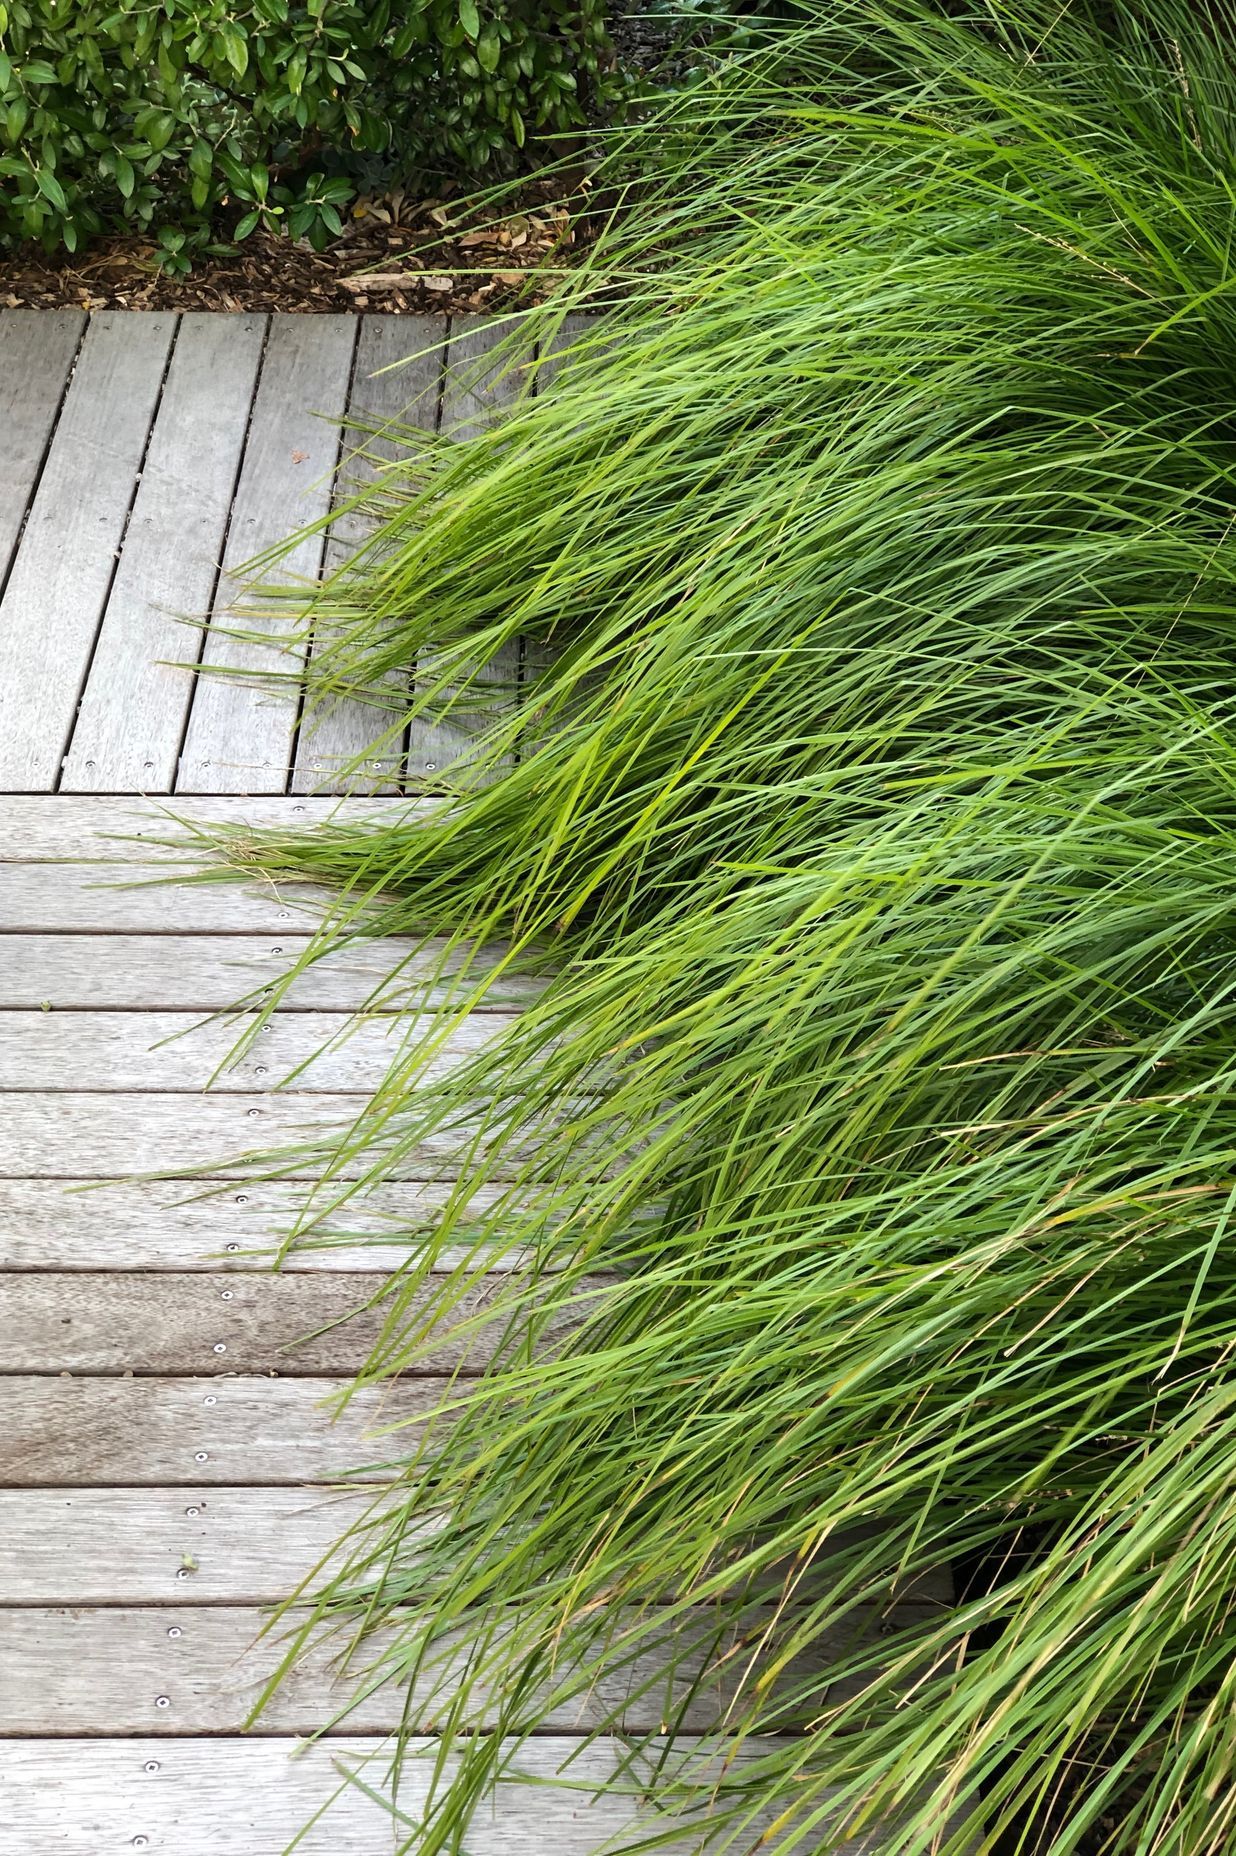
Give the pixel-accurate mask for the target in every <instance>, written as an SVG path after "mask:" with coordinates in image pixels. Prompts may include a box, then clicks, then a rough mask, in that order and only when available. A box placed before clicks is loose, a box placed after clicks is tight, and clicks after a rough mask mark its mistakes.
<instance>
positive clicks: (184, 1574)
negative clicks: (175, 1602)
mask: <svg viewBox="0 0 1236 1856" xmlns="http://www.w3.org/2000/svg"><path fill="white" fill-rule="evenodd" d="M176 1577H177V1578H178V1579H187V1578H188V1577H189V1568H188V1567H187V1566H178V1567H177V1568H176Z"/></svg>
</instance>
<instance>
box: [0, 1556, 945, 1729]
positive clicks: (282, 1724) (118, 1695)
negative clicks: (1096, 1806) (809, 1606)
mask: <svg viewBox="0 0 1236 1856" xmlns="http://www.w3.org/2000/svg"><path fill="white" fill-rule="evenodd" d="M188 1583H189V1584H190V1585H191V1581H190V1582H188ZM186 1596H187V1597H189V1594H188V1592H186ZM912 1609H913V1608H910V1607H906V1608H904V1610H903V1612H902V1613H900V1614H898V1615H900V1616H901V1618H902V1621H903V1622H908V1621H909V1617H910V1613H911V1611H912ZM914 1616H915V1618H916V1619H917V1617H918V1616H919V1613H917V1612H916V1611H915V1612H914ZM765 1621H766V1614H765V1616H764V1617H761V1620H760V1622H761V1623H763V1622H765ZM264 1622H265V1614H264V1613H263V1612H262V1611H260V1610H257V1609H255V1608H253V1607H251V1606H240V1605H235V1606H233V1605H227V1606H223V1607H219V1606H210V1607H202V1606H199V1605H194V1604H193V1603H192V1602H191V1598H190V1602H184V1601H182V1602H181V1603H180V1604H177V1605H169V1606H162V1605H152V1606H148V1607H141V1608H122V1607H107V1608H95V1607H83V1608H80V1609H79V1608H74V1609H71V1610H67V1609H63V1608H58V1607H56V1608H53V1607H42V1606H39V1607H34V1606H31V1607H23V1608H21V1609H14V1610H11V1611H7V1612H5V1611H0V1732H3V1733H5V1734H10V1733H15V1732H17V1731H20V1730H24V1731H25V1732H27V1733H38V1734H79V1733H141V1734H157V1733H168V1734H182V1733H209V1734H217V1733H236V1732H239V1731H240V1730H241V1729H243V1727H244V1726H245V1724H246V1722H247V1721H248V1720H249V1718H250V1717H251V1715H252V1713H253V1710H254V1708H255V1707H256V1706H257V1704H258V1702H259V1700H260V1698H261V1695H262V1690H263V1688H264V1686H265V1685H266V1683H267V1682H269V1680H270V1679H271V1677H272V1676H273V1675H274V1674H275V1672H276V1671H277V1669H278V1667H279V1664H280V1662H281V1660H282V1657H283V1655H284V1654H285V1653H286V1639H285V1640H284V1643H283V1644H281V1642H280V1636H279V1635H278V1634H275V1633H271V1634H270V1635H268V1636H266V1637H262V1636H261V1631H262V1626H263V1623H264ZM391 1625H392V1627H391V1628H390V1629H387V1630H384V1632H383V1634H382V1638H381V1639H379V1640H378V1645H375V1644H373V1643H371V1644H370V1645H368V1646H367V1647H366V1648H363V1649H362V1650H361V1651H360V1652H359V1658H358V1668H359V1670H361V1671H363V1670H364V1669H365V1667H366V1665H367V1663H371V1662H372V1661H373V1659H374V1656H375V1654H376V1650H377V1648H378V1647H379V1646H380V1645H381V1644H383V1643H385V1644H388V1645H389V1644H391V1643H392V1641H393V1640H394V1639H395V1638H396V1636H397V1627H395V1625H394V1620H392V1621H391ZM873 1626H874V1618H873V1617H869V1618H868V1620H867V1628H868V1630H871V1629H872V1628H873ZM282 1628H283V1627H280V1630H281V1631H282ZM708 1628H709V1627H708V1625H707V1622H706V1620H705V1618H704V1617H703V1615H702V1614H700V1615H699V1616H697V1617H696V1618H695V1619H694V1620H692V1621H690V1622H688V1620H686V1619H683V1620H681V1621H680V1623H679V1631H680V1641H681V1643H682V1651H681V1660H680V1661H678V1662H677V1663H676V1664H674V1663H672V1662H671V1661H670V1658H669V1656H668V1655H667V1651H666V1650H665V1649H663V1648H660V1647H658V1646H656V1645H653V1646H651V1647H650V1648H648V1649H647V1650H645V1651H643V1652H642V1653H641V1654H639V1655H638V1656H636V1657H634V1658H632V1660H631V1661H630V1663H629V1664H628V1666H626V1667H619V1668H609V1669H605V1670H601V1671H599V1672H597V1671H595V1670H594V1672H593V1673H592V1678H591V1682H590V1685H589V1687H588V1689H587V1690H586V1691H585V1692H583V1693H579V1694H574V1695H570V1696H567V1697H563V1698H562V1699H561V1700H560V1701H558V1702H557V1703H556V1704H555V1705H553V1706H551V1707H549V1708H547V1710H546V1713H545V1715H544V1717H543V1720H542V1721H541V1722H540V1723H539V1724H540V1725H542V1726H543V1727H545V1728H547V1729H550V1730H557V1731H558V1732H560V1733H562V1732H565V1733H574V1732H580V1731H586V1730H587V1729H589V1728H595V1727H597V1726H599V1725H600V1724H601V1722H602V1720H603V1719H604V1718H605V1717H607V1716H610V1715H612V1714H613V1713H614V1712H615V1711H618V1710H620V1711H621V1713H620V1720H621V1725H622V1726H623V1727H624V1728H625V1729H627V1730H628V1731H631V1732H644V1733H649V1732H655V1731H656V1729H657V1728H658V1726H659V1725H660V1724H661V1722H662V1721H664V1720H665V1719H666V1718H667V1716H668V1715H669V1714H670V1713H671V1711H675V1712H676V1711H677V1709H679V1708H681V1707H682V1706H683V1704H684V1703H685V1704H686V1707H685V1712H684V1714H683V1719H682V1725H683V1727H684V1728H686V1729H687V1730H688V1731H691V1732H695V1733H707V1732H709V1731H711V1730H713V1729H715V1728H716V1727H717V1726H718V1725H719V1724H720V1721H721V1719H722V1718H723V1716H724V1712H725V1709H726V1707H727V1705H728V1704H729V1703H731V1702H732V1701H733V1699H734V1698H735V1694H736V1691H737V1688H738V1678H739V1677H740V1675H741V1672H742V1669H743V1667H744V1666H745V1665H746V1664H747V1663H748V1662H749V1660H750V1657H751V1655H752V1653H753V1643H754V1634H753V1635H752V1638H751V1640H750V1641H749V1642H746V1643H744V1640H743V1637H742V1635H741V1633H740V1632H739V1631H738V1630H733V1631H732V1632H731V1634H730V1642H729V1646H728V1647H729V1649H730V1660H729V1662H728V1663H727V1664H726V1665H725V1666H724V1667H722V1668H713V1669H712V1671H711V1673H709V1674H708V1675H707V1676H705V1675H704V1671H705V1669H706V1668H707V1667H708V1665H709V1663H710V1661H712V1659H711V1658H710V1656H709V1654H708V1651H707V1649H706V1647H705V1646H704V1645H702V1644H701V1643H700V1633H701V1631H704V1630H707V1629H708ZM857 1636H858V1627H857V1623H856V1622H851V1623H848V1624H847V1623H844V1622H843V1623H839V1624H838V1625H837V1626H836V1627H835V1628H834V1629H832V1630H831V1631H826V1632H825V1633H824V1634H823V1636H822V1637H821V1638H819V1639H817V1642H816V1643H815V1644H814V1645H813V1647H812V1652H811V1654H810V1656H809V1657H803V1658H801V1659H799V1660H798V1661H797V1662H796V1665H795V1673H796V1675H797V1676H798V1678H799V1679H800V1680H801V1679H804V1678H807V1677H808V1676H814V1678H815V1683H816V1688H815V1693H816V1694H817V1695H818V1698H819V1700H820V1702H821V1703H822V1702H823V1700H824V1696H825V1694H826V1693H827V1690H828V1671H829V1668H830V1666H832V1665H833V1664H835V1662H836V1660H837V1658H838V1657H839V1656H840V1655H841V1654H842V1653H843V1652H844V1651H845V1650H846V1649H847V1648H849V1647H851V1646H852V1645H853V1644H854V1642H855V1641H856V1639H857ZM347 1648H348V1636H347V1632H346V1629H345V1630H344V1631H343V1632H330V1631H317V1632H315V1634H314V1637H313V1640H312V1641H311V1642H310V1643H309V1644H307V1645H306V1647H305V1648H304V1650H303V1651H302V1653H301V1656H300V1658H299V1659H298V1662H297V1664H296V1666H295V1667H293V1668H292V1669H290V1670H289V1671H288V1673H287V1675H286V1676H285V1678H284V1680H283V1682H282V1683H281V1684H280V1686H279V1687H278V1688H277V1689H276V1690H275V1692H274V1694H273V1695H272V1696H271V1698H270V1700H269V1701H268V1702H267V1704H266V1706H265V1707H264V1708H263V1709H262V1712H261V1714H260V1716H259V1717H258V1724H259V1725H260V1726H261V1727H262V1728H263V1729H265V1730H266V1731H268V1732H272V1733H289V1732H291V1733H311V1732H312V1731H313V1730H314V1729H315V1728H320V1727H321V1726H323V1725H325V1724H326V1723H328V1722H329V1721H330V1720H331V1717H332V1715H333V1714H335V1713H336V1712H338V1711H339V1710H341V1709H342V1708H344V1707H345V1706H346V1705H347V1703H348V1702H349V1701H350V1700H351V1699H352V1698H353V1697H354V1696H355V1695H356V1693H357V1690H358V1687H359V1686H360V1684H359V1682H358V1681H357V1678H356V1676H355V1675H353V1676H351V1677H349V1676H348V1675H347V1674H346V1673H345V1674H344V1675H343V1678H342V1680H340V1679H339V1669H338V1663H339V1658H340V1657H341V1656H342V1655H343V1654H345V1653H346V1650H347ZM463 1667H464V1659H463V1657H461V1656H459V1655H458V1654H452V1653H450V1652H448V1653H447V1655H446V1656H445V1657H444V1658H443V1660H442V1662H441V1663H440V1664H439V1666H438V1668H437V1669H435V1670H433V1671H430V1672H427V1673H426V1672H422V1673H421V1674H420V1675H418V1677H417V1678H416V1680H415V1681H414V1682H413V1684H412V1685H411V1687H410V1688H409V1687H406V1686H405V1685H404V1684H402V1683H398V1682H392V1681H390V1680H389V1679H388V1680H387V1681H386V1682H385V1683H383V1684H382V1686H380V1687H378V1688H376V1689H374V1690H373V1692H371V1693H369V1694H365V1695H363V1696H362V1697H361V1698H360V1699H359V1700H358V1702H357V1705H356V1706H355V1707H354V1708H352V1709H350V1710H349V1712H348V1715H347V1720H348V1723H349V1725H351V1726H352V1727H354V1728H355V1729H356V1730H357V1731H359V1732H364V1731H382V1730H384V1729H394V1728H396V1727H398V1726H399V1725H400V1723H401V1720H404V1719H405V1715H406V1724H407V1725H408V1727H410V1728H411V1729H412V1731H414V1732H416V1731H420V1732H422V1733H425V1732H430V1731H432V1730H433V1728H434V1726H435V1725H436V1716H437V1715H438V1713H439V1712H440V1711H441V1708H442V1706H443V1703H444V1699H445V1697H446V1696H447V1695H449V1693H450V1692H451V1690H452V1689H453V1688H454V1687H455V1686H456V1681H457V1678H458V1676H459V1675H461V1674H462V1673H463ZM87 1670H88V1671H89V1679H88V1680H83V1671H87ZM696 1685H698V1686H696ZM547 1686H551V1687H552V1686H554V1685H553V1684H549V1685H547ZM693 1687H694V1690H695V1692H694V1693H692V1692H691V1691H692V1689H693ZM487 1688H488V1684H483V1683H482V1684H479V1685H478V1690H477V1699H478V1700H480V1699H481V1698H482V1697H483V1696H484V1694H485V1690H486V1689H487ZM486 1700H487V1698H486ZM490 1718H491V1719H492V1718H493V1717H492V1715H491V1716H490Z"/></svg>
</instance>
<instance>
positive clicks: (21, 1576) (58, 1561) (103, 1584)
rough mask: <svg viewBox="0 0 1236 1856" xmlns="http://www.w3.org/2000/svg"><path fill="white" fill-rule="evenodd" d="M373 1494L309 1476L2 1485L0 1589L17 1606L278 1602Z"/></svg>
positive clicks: (369, 1505) (361, 1513) (360, 1515)
mask: <svg viewBox="0 0 1236 1856" xmlns="http://www.w3.org/2000/svg"><path fill="white" fill-rule="evenodd" d="M375 1499H376V1497H375V1491H374V1490H372V1489H356V1490H349V1491H346V1492H342V1493H341V1492H340V1491H338V1490H331V1489H320V1488H318V1489H315V1488H308V1487H306V1488H300V1489H278V1488H275V1489H213V1488H189V1489H73V1488H61V1489H0V1593H3V1594H4V1602H5V1603H6V1604H8V1605H122V1604H130V1605H147V1604H168V1605H214V1604H221V1603H228V1604H250V1605H254V1604H274V1603H277V1602H278V1601H279V1600H281V1599H284V1598H286V1597H287V1596H288V1594H289V1593H290V1592H292V1591H293V1590H295V1588H296V1587H297V1585H298V1584H299V1583H300V1581H301V1580H302V1579H307V1578H310V1576H311V1575H313V1574H314V1573H315V1571H316V1569H317V1568H318V1567H319V1566H320V1565H321V1563H322V1562H323V1560H325V1559H327V1557H328V1556H329V1555H330V1554H331V1552H332V1549H333V1548H334V1546H335V1544H336V1542H337V1541H338V1540H339V1538H340V1536H341V1535H342V1534H343V1533H344V1531H345V1530H346V1529H347V1528H349V1527H351V1526H353V1525H354V1524H355V1523H356V1522H358V1521H362V1520H363V1519H364V1517H365V1516H366V1515H367V1514H369V1513H370V1512H371V1511H372V1510H373V1508H374V1504H375ZM189 1562H191V1564H190V1563H189Z"/></svg>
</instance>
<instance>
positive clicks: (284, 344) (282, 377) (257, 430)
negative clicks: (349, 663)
mask: <svg viewBox="0 0 1236 1856" xmlns="http://www.w3.org/2000/svg"><path fill="white" fill-rule="evenodd" d="M355 340H356V319H355V317H352V316H294V315H278V316H274V317H272V318H271V325H270V333H269V335H268V337H267V343H266V354H265V358H264V360H263V363H262V377H261V380H260V381H259V383H258V390H257V396H256V398H255V400H254V404H253V420H252V423H251V425H250V427H249V437H248V441H247V443H246V445H245V458H244V463H243V465H242V466H241V472H240V481H239V483H238V485H237V489H236V501H235V504H234V506H233V510H232V521H231V527H230V529H229V532H228V540H227V549H226V552H225V555H224V567H225V569H226V572H225V575H224V578H223V580H222V581H221V582H220V587H219V596H218V600H217V605H216V611H217V613H218V615H219V616H218V617H217V618H216V622H215V623H214V624H212V625H211V627H210V630H209V631H208V632H207V634H206V641H205V647H204V650H203V654H202V663H203V665H204V666H205V667H206V669H207V670H208V671H209V672H211V673H213V674H204V675H202V676H199V678H198V680H197V684H196V687H195V689H194V695H193V705H192V708H191V710H190V712H189V728H188V733H187V735H186V737H185V745H184V752H183V753H182V755H181V759H180V769H179V772H178V774H177V778H176V790H177V792H181V793H281V792H283V791H284V789H285V787H286V785H287V779H288V772H289V768H290V766H291V759H292V741H293V736H294V733H295V729H296V718H297V714H298V712H299V707H300V691H299V676H298V675H297V674H296V673H298V672H299V669H300V667H301V664H302V662H303V645H302V644H300V643H299V642H297V632H298V625H297V621H296V619H295V616H294V614H293V613H291V612H288V613H281V612H276V613H274V614H271V615H269V616H267V615H266V614H264V613H263V614H262V615H260V618H259V619H258V620H257V622H256V623H255V615H253V614H251V615H250V616H249V617H248V618H246V617H245V615H244V614H243V613H242V614H241V615H240V617H239V618H235V617H232V618H229V617H228V616H227V609H228V608H229V607H231V606H233V605H234V604H235V603H236V602H237V601H238V600H240V599H241V598H242V595H243V581H242V580H241V579H240V578H239V577H238V576H239V575H240V572H241V570H242V569H243V568H244V567H245V565H246V564H247V563H248V562H249V561H250V560H252V559H253V557H254V556H255V555H257V554H259V553H261V552H262V551H263V550H264V549H266V548H270V547H273V546H275V545H276V544H277V543H279V542H282V541H284V540H286V539H287V537H288V536H289V535H290V534H292V533H293V531H295V530H297V529H299V528H302V527H304V526H305V525H306V524H308V523H312V522H316V521H318V520H319V519H320V518H321V517H322V516H324V515H325V514H326V512H327V510H328V509H329V507H330V498H331V490H332V484H333V479H334V471H335V465H336V462H337V460H338V455H339V430H338V422H339V421H340V420H341V419H342V418H343V416H344V411H345V409H346V406H347V394H348V381H349V378H350V374H351V368H352V353H353V347H354V345H355ZM322 546H323V538H322V536H321V534H315V535H312V536H310V537H308V538H307V539H306V540H304V541H302V542H301V543H300V544H299V545H298V546H297V547H296V548H295V549H294V550H293V551H292V552H291V553H290V554H289V555H288V556H287V557H286V558H285V559H284V560H283V561H282V562H281V564H280V567H279V576H280V578H282V579H285V580H294V579H309V580H312V579H314V578H316V576H317V573H318V570H319V567H320V566H321V561H322ZM229 625H232V626H236V625H238V626H240V627H241V628H242V629H243V628H245V627H248V628H250V629H254V630H260V631H261V633H262V637H263V639H264V640H266V642H259V641H257V640H254V639H244V638H239V637H236V636H231V635H229V632H228V630H227V629H226V627H227V626H229ZM272 672H274V673H288V672H291V673H293V674H292V677H291V678H290V679H289V678H288V676H287V675H286V674H284V675H282V676H280V678H279V680H278V681H276V682H267V683H265V684H263V683H261V682H260V681H258V682H254V681H249V680H247V679H253V678H258V679H260V678H262V677H264V676H268V675H269V674H270V673H272Z"/></svg>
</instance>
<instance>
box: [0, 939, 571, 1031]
mask: <svg viewBox="0 0 1236 1856" xmlns="http://www.w3.org/2000/svg"><path fill="white" fill-rule="evenodd" d="M100 940H101V937H100V936H98V935H93V934H90V935H81V934H59V935H44V934H29V935H13V936H11V937H9V938H8V939H7V941H6V944H5V946H4V949H3V952H4V956H5V958H4V961H3V963H0V1010H11V1009H13V1008H21V1007H25V1008H27V1009H35V1010H39V1009H41V1008H43V1007H44V1006H46V1007H47V1009H48V1010H52V1011H87V1010H97V1009H100V1008H104V1009H107V1010H110V1011H190V1012H218V1011H226V1010H228V1008H229V1007H232V1006H235V1005H236V1004H237V1003H238V1002H239V1001H240V1000H242V999H246V998H249V997H250V996H255V995H264V994H266V993H269V991H270V990H271V989H272V988H273V987H274V986H275V985H276V984H277V983H278V982H279V981H280V980H281V979H282V978H283V976H284V975H285V974H286V973H287V972H288V970H289V968H290V967H291V966H292V965H293V964H294V963H295V962H296V961H297V960H298V959H299V958H300V957H301V956H302V955H303V954H304V953H305V952H306V951H307V950H309V949H310V947H311V946H312V942H313V937H312V935H307V934H284V935H280V937H279V939H278V940H275V939H274V937H273V936H271V935H248V934H230V935H219V936H215V935H196V934H180V935H167V934H161V935H160V934H153V935H143V934H114V935H108V936H107V937H106V941H107V945H106V947H105V948H104V947H102V946H100ZM104 956H106V958H105V957H104ZM495 957H496V956H495ZM441 959H442V950H441V948H440V947H439V946H438V944H437V943H429V944H428V945H427V946H426V947H424V948H417V947H415V946H414V944H412V943H406V942H401V941H397V940H394V939H392V940H389V941H383V940H375V941H362V942H353V943H351V944H350V945H348V946H346V947H341V948H338V949H334V950H332V951H330V952H329V953H325V954H323V955H322V957H321V958H320V959H318V960H316V961H315V962H314V963H313V965H311V966H308V967H306V968H305V969H304V970H303V971H302V972H301V973H299V974H298V975H297V977H296V979H295V980H294V981H293V982H292V986H291V989H290V991H289V992H288V994H287V998H288V1002H289V1003H290V1004H293V1005H297V1006H299V1007H300V1008H301V1009H302V1010H303V1009H305V1008H309V1007H311V1008H312V1009H313V1010H314V1011H318V1012H354V1011H357V1010H359V1009H361V1008H362V1007H364V1006H366V1005H369V1004H372V1005H374V1006H375V1007H376V1006H381V1007H383V1008H384V1009H393V1008H394V1007H396V1006H398V1007H401V1008H402V1007H404V1006H406V1005H407V1004H408V1003H410V1002H411V1001H412V1000H413V998H416V999H417V1000H418V1002H419V1003H422V1004H430V1003H442V1002H444V1001H446V1000H448V999H449V998H450V996H451V985H450V981H449V979H445V978H444V979H441V980H440V979H439V977H438V969H439V964H440V962H441ZM459 964H460V963H459V961H458V960H452V961H451V962H450V963H449V965H450V966H451V967H452V968H455V969H457V968H458V966H459ZM476 970H477V971H479V970H480V969H479V966H478V968H477V969H476ZM538 990H539V986H538V982H537V981H536V980H535V979H531V978H527V977H524V976H521V975H519V974H511V975H509V976H506V977H503V978H501V979H499V980H498V981H496V982H495V990H494V994H493V996H492V1005H493V1008H494V1009H495V1010H504V1009H507V1008H509V1007H510V1006H512V1005H519V1004H520V1003H522V1002H525V1001H527V1000H528V999H531V998H534V997H535V996H536V994H537V992H538Z"/></svg>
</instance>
